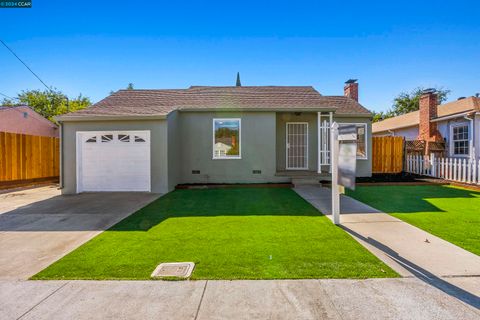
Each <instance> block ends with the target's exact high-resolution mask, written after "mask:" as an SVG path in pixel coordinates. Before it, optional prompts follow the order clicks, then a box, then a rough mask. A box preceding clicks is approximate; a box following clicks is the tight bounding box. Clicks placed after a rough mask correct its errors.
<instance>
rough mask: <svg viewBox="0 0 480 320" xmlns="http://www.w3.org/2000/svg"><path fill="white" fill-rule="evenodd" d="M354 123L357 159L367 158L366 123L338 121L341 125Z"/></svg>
mask: <svg viewBox="0 0 480 320" xmlns="http://www.w3.org/2000/svg"><path fill="white" fill-rule="evenodd" d="M352 124H353V125H355V126H356V127H357V159H361V160H366V159H367V124H366V123H339V125H340V126H342V125H352Z"/></svg>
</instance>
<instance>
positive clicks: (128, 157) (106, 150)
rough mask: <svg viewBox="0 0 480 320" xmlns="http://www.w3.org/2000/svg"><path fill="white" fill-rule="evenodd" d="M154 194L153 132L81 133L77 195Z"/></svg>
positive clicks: (78, 137) (79, 135) (79, 133)
mask: <svg viewBox="0 0 480 320" xmlns="http://www.w3.org/2000/svg"><path fill="white" fill-rule="evenodd" d="M84 191H150V131H101V132H96V131H95V132H94V131H83V132H77V192H84Z"/></svg>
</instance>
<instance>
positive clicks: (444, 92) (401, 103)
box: [372, 87, 450, 122]
mask: <svg viewBox="0 0 480 320" xmlns="http://www.w3.org/2000/svg"><path fill="white" fill-rule="evenodd" d="M424 90H425V88H423V87H417V88H415V89H413V90H412V91H410V92H407V91H404V92H401V93H400V94H398V95H397V96H396V97H395V99H394V100H393V106H392V108H391V109H389V110H387V111H385V112H384V111H380V112H375V111H373V112H372V113H373V122H377V121H381V120H384V119H388V118H392V117H396V116H399V115H402V114H406V113H409V112H412V111H417V110H418V109H420V96H421V95H422V93H423V91H424ZM435 91H436V93H437V96H438V104H442V103H443V102H445V101H446V100H447V98H448V95H449V94H450V90H448V89H444V88H435Z"/></svg>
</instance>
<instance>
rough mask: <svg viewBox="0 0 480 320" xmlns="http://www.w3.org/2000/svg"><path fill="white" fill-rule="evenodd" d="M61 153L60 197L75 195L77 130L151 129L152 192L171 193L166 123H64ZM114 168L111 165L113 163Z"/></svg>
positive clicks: (139, 121)
mask: <svg viewBox="0 0 480 320" xmlns="http://www.w3.org/2000/svg"><path fill="white" fill-rule="evenodd" d="M62 125H63V139H62V141H61V144H62V148H63V152H62V155H61V156H63V159H62V165H63V169H62V170H61V171H60V175H61V179H62V181H63V188H62V194H72V193H76V192H77V178H76V170H77V169H76V166H77V163H76V133H77V131H109V130H111V131H117V130H150V146H151V191H152V192H153V193H165V192H168V191H171V190H172V186H171V184H169V181H168V180H169V175H168V148H167V136H168V133H167V121H166V120H136V121H88V122H87V121H75V122H70V121H68V122H64V123H63V124H62ZM113 165H114V164H113Z"/></svg>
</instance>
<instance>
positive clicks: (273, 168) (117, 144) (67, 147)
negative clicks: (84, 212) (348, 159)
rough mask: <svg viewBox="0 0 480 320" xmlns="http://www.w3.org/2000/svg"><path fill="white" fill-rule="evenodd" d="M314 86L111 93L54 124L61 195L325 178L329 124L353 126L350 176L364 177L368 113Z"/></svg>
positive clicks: (353, 88) (351, 96)
mask: <svg viewBox="0 0 480 320" xmlns="http://www.w3.org/2000/svg"><path fill="white" fill-rule="evenodd" d="M345 94H346V95H347V96H322V95H321V94H319V93H318V92H317V91H316V90H315V89H314V88H313V87H308V86H305V87H294V86H258V87H253V86H252V87H248V86H236V87H207V86H193V87H190V88H188V89H176V90H120V91H118V92H115V93H113V94H112V95H110V96H108V97H106V98H105V99H103V100H101V101H100V102H98V103H96V104H94V105H93V106H91V107H89V108H87V109H84V110H81V111H77V112H74V113H70V114H66V115H63V116H60V117H58V118H57V120H58V121H59V122H60V124H61V144H62V148H61V149H62V168H61V184H62V191H63V193H67V194H68V193H77V192H84V191H151V192H159V193H164V192H168V191H170V190H172V189H173V188H174V187H175V186H176V185H178V184H185V183H201V184H204V183H270V182H272V183H275V182H276V183H279V182H291V181H292V179H300V178H312V179H316V181H319V180H320V179H328V178H329V177H330V174H329V144H330V143H329V126H330V121H331V119H333V120H334V121H337V122H339V123H349V124H357V126H358V133H359V134H358V140H359V148H358V162H357V169H358V171H357V174H358V175H359V176H370V175H371V167H372V165H371V161H372V158H371V150H370V145H371V143H370V142H371V119H372V114H371V113H370V112H369V111H368V110H367V109H365V108H364V107H362V106H361V105H360V104H359V103H358V101H357V99H358V84H357V83H356V82H355V81H353V80H352V81H349V82H348V83H347V84H346V86H345Z"/></svg>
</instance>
